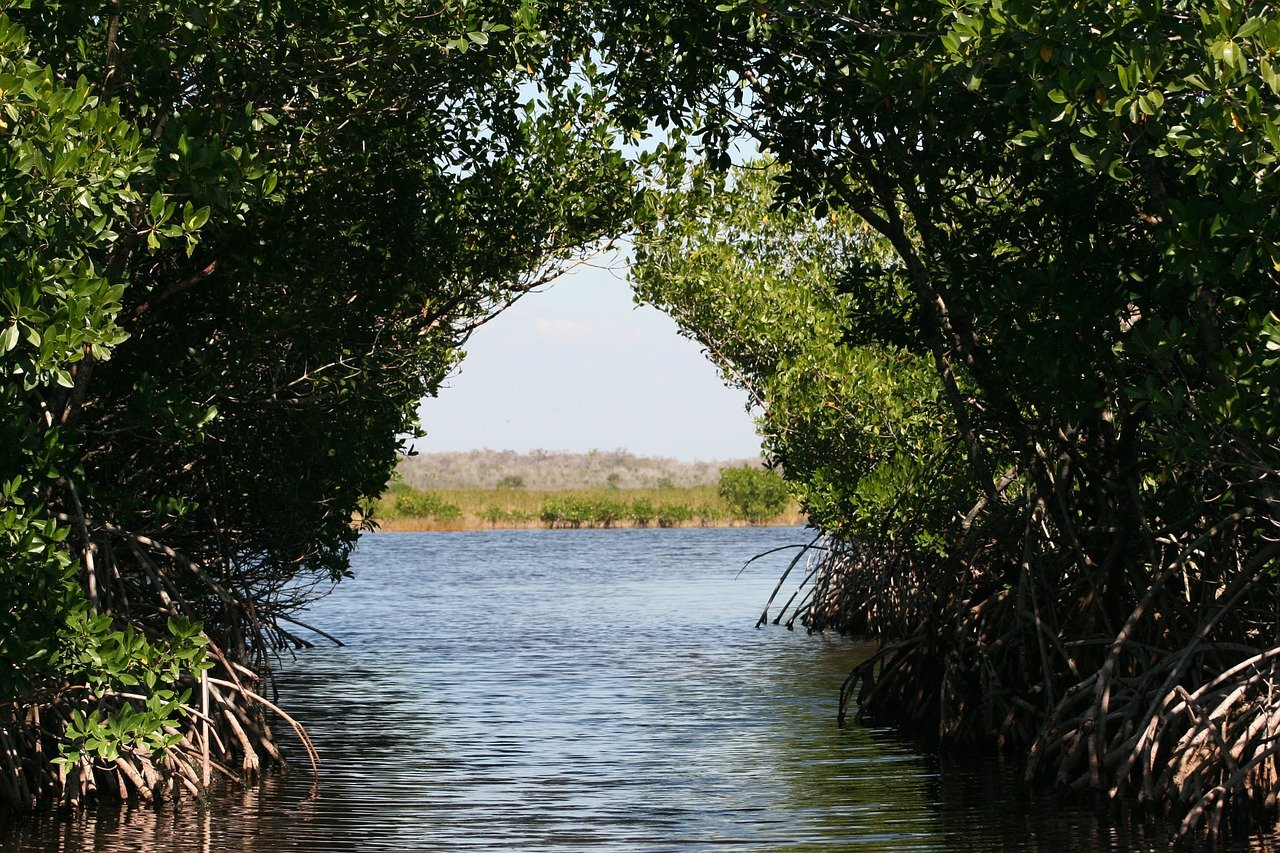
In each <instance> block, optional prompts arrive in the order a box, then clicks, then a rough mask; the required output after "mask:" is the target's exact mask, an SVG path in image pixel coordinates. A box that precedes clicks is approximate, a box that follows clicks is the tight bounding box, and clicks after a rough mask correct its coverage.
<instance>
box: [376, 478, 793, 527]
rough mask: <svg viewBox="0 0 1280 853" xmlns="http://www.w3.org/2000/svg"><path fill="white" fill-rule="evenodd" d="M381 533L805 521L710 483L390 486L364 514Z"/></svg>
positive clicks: (786, 508) (788, 507)
mask: <svg viewBox="0 0 1280 853" xmlns="http://www.w3.org/2000/svg"><path fill="white" fill-rule="evenodd" d="M369 519H370V520H372V521H373V522H374V523H375V524H376V525H377V526H376V528H375V529H376V530H378V531H381V532H387V533H409V532H462V531H476V530H535V529H554V530H576V529H606V528H609V529H635V528H646V527H648V528H673V527H747V526H794V525H801V524H804V523H805V522H806V520H807V519H806V517H805V515H804V513H803V512H801V510H800V507H799V504H797V503H796V502H795V501H794V500H792V499H790V498H788V499H787V500H786V502H785V504H784V505H783V507H782V509H781V510H779V511H777V512H774V513H751V512H744V511H743V510H742V509H741V508H739V507H735V506H734V505H732V504H731V503H730V502H729V501H728V500H726V499H725V498H724V497H722V496H721V494H720V493H719V491H718V488H717V487H716V486H696V487H691V488H674V487H673V488H662V489H611V488H608V487H604V488H586V489H549V490H533V489H522V488H491V489H481V488H474V489H433V490H430V491H420V490H417V489H412V488H409V487H407V486H404V485H403V484H396V486H394V487H393V488H391V489H389V490H388V491H387V493H386V494H385V495H383V497H382V498H381V499H380V500H379V501H378V503H377V506H376V508H375V510H374V512H373V513H372V514H371V515H370V516H369Z"/></svg>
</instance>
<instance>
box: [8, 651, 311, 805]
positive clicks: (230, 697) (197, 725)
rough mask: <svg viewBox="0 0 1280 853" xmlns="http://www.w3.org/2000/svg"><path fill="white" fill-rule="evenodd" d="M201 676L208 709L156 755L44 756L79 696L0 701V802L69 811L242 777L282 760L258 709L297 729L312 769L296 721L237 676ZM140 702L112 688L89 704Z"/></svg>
mask: <svg viewBox="0 0 1280 853" xmlns="http://www.w3.org/2000/svg"><path fill="white" fill-rule="evenodd" d="M217 671H219V672H221V670H217ZM208 681H209V683H210V688H211V689H210V691H209V714H208V715H207V716H206V715H205V714H203V713H201V712H200V711H199V710H197V709H194V708H192V709H187V713H186V715H185V718H184V721H183V722H182V724H181V725H180V726H179V727H178V728H173V727H170V728H169V729H168V731H169V733H170V734H173V735H176V736H177V738H176V739H177V743H175V744H174V745H172V746H170V747H168V748H166V749H164V750H161V751H160V752H159V753H157V754H148V753H146V752H143V751H141V750H138V749H132V748H126V749H125V750H122V751H121V753H120V754H119V755H118V756H116V757H115V758H114V759H112V760H104V759H102V758H101V757H98V756H95V755H89V754H86V755H84V756H83V757H82V759H81V760H80V761H79V762H77V763H75V764H73V765H72V766H70V767H64V766H62V765H60V764H54V763H53V762H52V761H51V759H52V758H54V757H56V756H57V755H58V754H59V747H60V739H61V736H62V732H63V731H64V730H65V728H66V726H67V724H68V723H69V722H70V720H71V716H72V713H73V711H76V710H83V709H84V707H85V702H84V699H83V698H81V699H76V700H73V699H70V698H68V697H57V698H53V699H49V700H46V701H45V702H42V703H40V704H38V705H37V704H30V705H19V704H9V705H7V706H0V802H2V803H3V804H4V805H6V806H8V807H10V808H18V809H24V808H31V807H34V806H36V805H38V804H39V803H42V802H55V803H61V804H62V806H63V807H64V808H67V809H72V810H75V809H79V808H83V807H85V806H86V805H88V804H90V803H91V802H93V801H95V800H99V799H103V798H109V799H113V800H120V801H135V802H141V803H151V802H158V801H160V800H162V799H166V798H177V797H181V796H183V795H187V796H192V797H197V798H200V797H203V796H204V795H205V791H206V790H207V788H208V785H209V782H210V781H212V780H213V779H216V778H225V779H228V780H230V781H233V782H242V781H246V780H249V779H252V778H254V777H255V776H256V775H257V774H258V773H259V771H260V768H261V767H262V766H263V764H264V763H265V762H269V761H281V760H282V756H281V753H280V751H279V749H278V748H277V747H276V746H275V743H274V741H273V740H272V738H271V735H270V730H269V727H268V725H267V723H268V718H267V716H266V715H265V714H264V713H263V711H264V710H267V711H271V712H272V713H279V714H280V716H281V717H282V719H284V720H285V721H286V723H287V724H288V725H290V726H291V727H292V728H293V729H294V730H295V731H296V732H297V733H298V735H299V738H300V739H301V740H302V743H303V745H304V749H305V750H306V753H307V757H308V759H309V760H310V762H311V764H312V767H313V768H315V767H316V766H317V764H318V761H319V756H318V754H317V753H316V750H315V747H314V745H312V744H311V741H310V739H309V738H308V737H307V736H306V732H305V730H304V729H303V728H302V726H301V724H299V723H298V722H297V721H296V720H293V719H292V718H290V717H288V716H286V715H284V714H283V713H282V712H280V711H279V709H278V708H277V707H276V706H275V705H274V703H271V702H269V701H268V700H266V699H264V698H262V697H261V696H260V695H258V694H257V693H256V692H254V691H252V690H250V689H249V688H247V687H245V686H243V683H244V679H243V674H241V675H240V677H239V678H237V680H235V681H232V680H229V679H222V678H217V677H209V678H208ZM142 700H145V697H144V696H142V695H140V694H131V693H112V694H108V695H107V696H105V697H103V698H101V699H98V700H95V704H100V705H101V706H102V707H104V708H106V709H108V710H110V709H111V708H113V707H118V706H123V705H126V704H129V703H137V702H140V701H142ZM50 721H55V724H54V725H50V724H49V723H50ZM206 762H207V764H206ZM206 766H207V767H208V768H209V772H208V775H206V772H205V771H204V769H203V768H204V767H206ZM232 768H235V769H232Z"/></svg>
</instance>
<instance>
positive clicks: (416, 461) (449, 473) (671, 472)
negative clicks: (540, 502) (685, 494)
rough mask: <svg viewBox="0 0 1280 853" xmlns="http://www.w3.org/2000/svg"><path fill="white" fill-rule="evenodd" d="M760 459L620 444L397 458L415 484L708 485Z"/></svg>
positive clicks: (438, 486) (431, 486)
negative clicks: (659, 453)
mask: <svg viewBox="0 0 1280 853" xmlns="http://www.w3.org/2000/svg"><path fill="white" fill-rule="evenodd" d="M759 465H760V461H759V459H734V460H720V461H711V462H701V461H699V462H682V461H680V460H678V459H668V458H664V457H656V456H637V455H635V454H633V453H630V452H628V451H627V450H624V449H617V450H592V451H589V452H587V453H567V452H561V451H548V450H534V451H531V452H529V453H517V452H515V451H514V450H487V449H486V450H471V451H466V452H460V453H423V454H420V455H417V456H409V457H406V458H404V459H401V460H400V464H399V466H398V468H397V470H398V472H399V474H400V477H401V478H402V480H403V481H404V483H405V485H408V486H411V487H413V488H415V489H493V488H526V489H534V490H549V489H591V488H601V487H605V488H610V487H611V488H620V489H662V488H668V489H669V488H692V487H695V486H714V485H716V484H717V483H718V482H719V481H720V472H721V471H723V470H724V469H725V468H740V467H743V466H755V467H758V466H759Z"/></svg>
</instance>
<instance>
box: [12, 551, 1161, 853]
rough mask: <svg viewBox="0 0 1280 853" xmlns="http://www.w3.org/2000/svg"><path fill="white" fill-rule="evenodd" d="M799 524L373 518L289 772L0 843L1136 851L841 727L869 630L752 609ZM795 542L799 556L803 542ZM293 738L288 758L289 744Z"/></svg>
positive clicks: (1085, 821) (995, 774)
mask: <svg viewBox="0 0 1280 853" xmlns="http://www.w3.org/2000/svg"><path fill="white" fill-rule="evenodd" d="M805 540H806V537H805V533H804V531H802V530H799V529H787V528H762V529H729V530H703V529H691V530H624V531H609V530H606V531H556V532H548V531H495V532H486V533H458V534H394V535H393V534H387V535H380V536H369V537H366V538H365V539H364V540H363V542H362V544H361V545H360V549H359V552H358V554H357V557H356V560H355V572H356V577H355V579H354V580H351V581H349V582H346V583H344V584H343V585H342V588H340V589H339V590H338V592H337V593H335V594H334V595H333V596H331V597H329V598H327V599H324V600H322V601H320V602H318V603H317V604H316V605H315V607H314V608H313V610H312V612H311V613H310V614H309V615H307V616H306V617H305V618H306V619H307V620H308V621H312V622H314V623H315V624H317V625H321V626H323V627H324V628H325V629H326V630H329V631H331V632H333V633H334V634H336V635H338V636H339V637H340V638H341V639H342V640H343V641H344V642H345V643H346V644H347V645H346V646H345V647H342V648H336V647H333V646H332V645H329V644H321V645H318V646H317V647H316V648H314V649H310V650H306V651H303V652H300V653H299V654H298V655H297V657H296V659H286V660H285V661H283V664H282V669H281V672H280V675H279V678H278V686H279V689H280V703H281V704H282V705H283V706H284V707H286V708H288V709H289V710H290V711H291V712H292V713H294V714H295V715H296V716H297V718H298V719H299V720H301V721H302V722H303V723H304V724H305V725H306V726H307V727H308V729H309V730H310V731H311V733H312V735H313V736H314V738H315V741H316V745H317V746H318V748H319V750H320V753H321V755H322V758H323V764H322V767H321V774H322V780H321V786H320V788H319V792H318V794H317V795H315V796H312V792H311V774H310V772H309V771H308V770H307V769H306V767H305V762H303V764H302V765H301V766H296V767H295V768H294V769H293V771H292V772H290V773H288V774H275V775H272V776H270V777H268V778H267V779H266V780H264V782H263V783H262V784H261V785H258V786H254V787H252V788H250V789H247V790H231V791H225V792H221V793H220V794H219V795H218V796H217V798H216V799H215V800H214V801H213V802H212V803H211V807H210V808H207V809H202V808H196V807H186V808H182V809H177V810H175V809H166V810H163V811H161V812H159V813H156V812H153V811H150V810H134V811H131V812H122V811H120V810H119V809H109V810H103V811H101V812H99V813H97V814H90V815H86V816H84V817H81V818H77V819H74V820H71V821H60V820H57V819H55V818H53V817H49V816H45V817H38V818H35V819H28V820H26V821H24V822H21V823H18V824H17V825H12V824H10V825H9V826H7V827H6V835H7V838H4V839H3V840H0V849H4V850H65V851H78V850H91V849H96V850H104V851H159V850H182V851H195V850H207V851H223V850H255V851H277V850H307V851H311V850H362V851H370V850H374V851H376V850H388V851H391V850H395V851H400V850H487V849H507V848H519V849H522V850H707V849H718V848H722V847H735V848H753V849H761V850H778V851H792V850H795V851H799V850H814V851H817V850H835V849H866V850H1045V851H1059V850H1081V851H1085V850H1088V851H1093V850H1108V849H1110V850H1144V849H1165V847H1166V846H1167V845H1166V843H1165V833H1164V831H1163V830H1162V828H1161V827H1160V826H1155V827H1154V828H1153V827H1146V828H1145V829H1144V828H1141V827H1137V826H1134V825H1132V824H1130V825H1127V826H1123V827H1120V828H1114V827H1108V826H1106V825H1104V824H1103V823H1102V822H1100V821H1099V820H1098V819H1097V818H1096V817H1095V816H1094V815H1093V814H1092V813H1091V812H1089V811H1086V810H1083V809H1072V808H1065V807H1063V806H1061V805H1059V804H1057V803H1053V802H1051V801H1049V802H1041V801H1037V802H1033V803H1030V804H1027V803H1022V802H1020V801H1019V797H1018V794H1019V791H1020V790H1021V786H1020V785H1019V784H1018V782H1017V780H1016V778H1014V777H1013V776H1012V775H1011V774H1010V773H1008V772H1006V771H1005V770H1004V769H1002V768H1001V767H999V766H996V765H992V764H983V763H972V762H954V761H948V762H940V761H939V760H937V759H935V758H932V757H929V756H927V755H923V754H921V753H920V752H918V751H917V750H916V749H914V748H913V747H911V746H910V745H909V744H907V743H905V742H903V741H901V740H899V739H897V738H895V737H893V736H892V735H891V734H890V733H888V732H886V731H882V730H877V729H873V728H867V727H863V726H850V727H848V728H845V729H843V730H841V729H839V728H837V727H836V724H835V715H836V705H837V694H838V689H839V684H840V682H841V680H842V679H843V678H844V676H845V675H846V674H847V672H848V671H849V669H850V667H851V666H852V665H853V664H854V663H856V662H857V661H858V660H859V659H860V657H861V656H862V655H865V654H866V651H867V650H866V649H865V648H863V647H860V646H858V645H857V644H854V643H851V642H848V641H846V640H843V639H841V638H837V637H824V636H808V635H806V634H804V633H803V632H795V633H791V632H788V631H786V630H785V629H784V628H777V627H772V626H770V627H767V628H762V629H759V630H757V629H756V628H755V627H754V625H755V621H756V618H757V616H758V615H759V612H760V608H761V605H762V604H763V602H764V601H765V600H766V599H767V597H768V594H769V592H770V590H771V589H772V587H773V584H774V582H775V581H776V579H777V577H778V574H779V572H780V571H781V569H782V567H783V566H785V564H786V561H787V560H788V559H789V554H778V555H775V556H773V557H771V558H768V559H764V560H761V561H759V562H757V563H755V564H753V565H751V566H750V567H748V568H747V569H746V570H745V571H743V572H742V573H741V574H740V575H739V574H737V572H738V569H739V568H740V567H741V566H742V564H743V563H745V562H746V561H747V559H748V558H750V557H752V556H753V555H755V554H758V553H760V552H763V551H766V550H768V549H771V548H776V547H779V546H783V545H788V544H797V543H801V542H804V541H805ZM792 553H794V552H792ZM294 755H295V756H299V760H301V759H300V753H299V752H298V751H296V750H295V751H294Z"/></svg>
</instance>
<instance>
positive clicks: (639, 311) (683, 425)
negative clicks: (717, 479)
mask: <svg viewBox="0 0 1280 853" xmlns="http://www.w3.org/2000/svg"><path fill="white" fill-rule="evenodd" d="M613 265H614V269H612V270H608V269H602V268H599V267H579V268H578V269H577V270H575V271H573V272H571V273H569V274H567V275H565V276H563V277H561V278H560V279H559V280H558V281H556V283H554V284H553V285H551V286H550V287H548V288H547V289H546V290H545V291H543V292H540V293H531V294H529V295H527V296H525V297H524V298H522V299H521V300H520V301H519V302H517V303H516V304H515V305H514V306H513V307H511V308H509V309H507V310H506V311H505V312H503V313H502V314H500V315H499V316H498V317H496V318H495V319H493V320H491V321H490V322H489V323H488V324H487V325H485V326H482V327H481V328H480V329H478V330H477V331H476V332H475V334H474V335H472V337H471V340H470V342H469V343H468V344H467V348H466V349H467V357H466V359H465V360H464V361H463V362H462V365H461V366H460V367H459V368H458V369H457V370H456V371H455V372H454V374H453V376H452V377H450V379H449V380H448V381H447V382H446V383H445V387H444V388H443V389H442V390H441V392H440V396H439V397H438V398H437V399H428V400H424V401H423V404H422V406H421V409H420V411H421V414H422V421H423V426H424V427H425V428H426V430H427V433H428V435H427V437H426V438H423V439H419V440H417V441H415V442H414V446H415V447H416V448H417V449H418V450H419V451H420V452H423V453H430V452H435V451H446V450H473V449H479V448H485V447H488V448H492V449H494V450H517V451H521V452H527V451H529V450H533V449H535V448H542V449H544V450H569V451H586V450H590V449H592V448H596V449H600V450H613V449H615V448H619V447H625V448H626V449H627V450H630V451H632V452H633V453H638V454H642V455H646V456H672V457H675V458H677V459H684V460H694V459H702V460H711V459H740V458H746V457H752V456H755V455H757V454H758V453H759V451H760V440H759V438H758V437H757V436H756V434H755V429H754V426H753V423H752V419H751V416H750V415H749V414H748V413H747V412H746V410H745V408H744V407H745V405H746V401H747V395H746V394H745V392H742V391H738V390H731V389H728V388H726V387H725V386H724V383H723V382H722V381H721V379H720V377H719V375H718V374H717V372H716V369H715V368H714V367H713V366H712V365H711V363H710V362H708V361H707V360H706V358H705V357H704V356H703V355H702V353H701V350H700V348H699V346H698V345H697V344H695V343H693V342H692V341H689V340H686V339H685V338H682V337H680V335H679V333H678V332H677V331H676V326H675V323H674V322H672V321H671V319H670V318H669V317H667V316H666V315H665V314H663V313H662V312H660V311H657V310H656V309H653V308H650V307H648V306H643V307H636V306H635V305H634V304H633V303H632V300H631V290H630V288H629V286H628V285H627V283H626V281H625V270H624V269H622V268H621V266H620V262H617V261H615V262H614V264H613Z"/></svg>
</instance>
